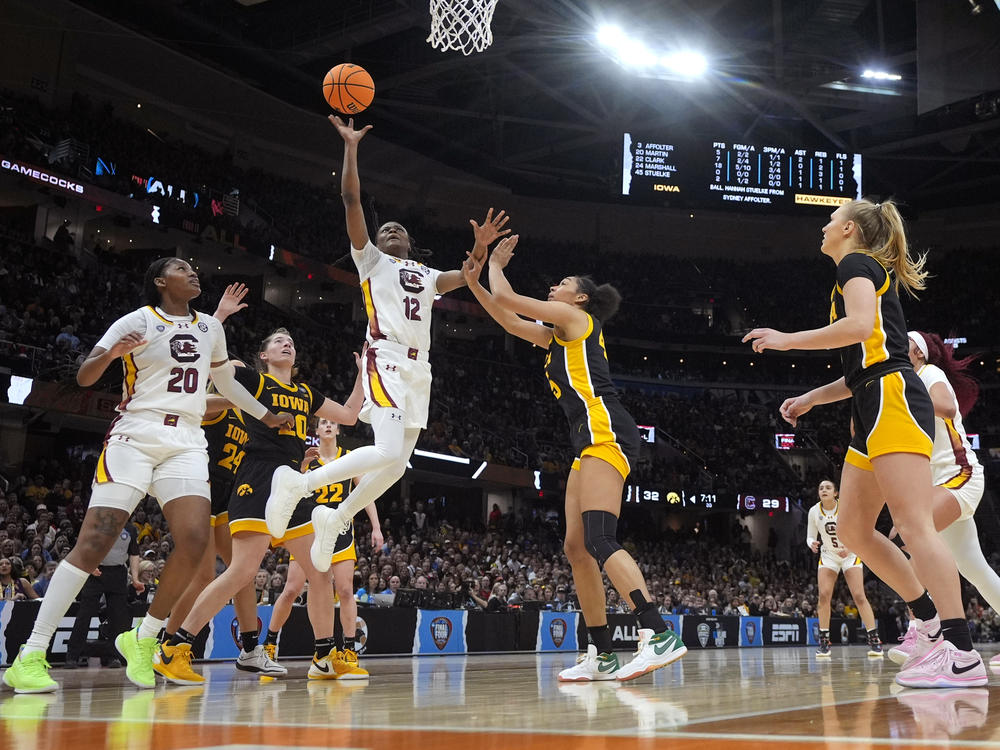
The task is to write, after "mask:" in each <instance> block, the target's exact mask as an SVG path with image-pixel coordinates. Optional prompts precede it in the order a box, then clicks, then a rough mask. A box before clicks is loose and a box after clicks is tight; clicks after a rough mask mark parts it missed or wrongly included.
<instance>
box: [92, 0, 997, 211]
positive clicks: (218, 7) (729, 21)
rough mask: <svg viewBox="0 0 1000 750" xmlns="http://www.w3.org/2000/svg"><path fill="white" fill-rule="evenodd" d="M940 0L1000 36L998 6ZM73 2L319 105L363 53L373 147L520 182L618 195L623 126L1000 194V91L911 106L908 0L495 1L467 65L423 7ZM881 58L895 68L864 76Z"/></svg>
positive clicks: (938, 200) (922, 193)
mask: <svg viewBox="0 0 1000 750" xmlns="http://www.w3.org/2000/svg"><path fill="white" fill-rule="evenodd" d="M933 1H934V2H939V3H943V4H949V3H950V4H952V6H951V7H952V9H953V10H954V18H956V19H958V20H956V21H955V23H956V24H959V25H963V24H972V23H975V24H989V25H992V27H993V28H994V29H995V31H994V32H993V34H992V37H993V38H994V39H1000V10H998V8H997V7H996V6H995V5H994V4H993V2H992V0H984V1H983V2H980V3H975V2H973V3H970V2H969V0H933ZM76 2H77V4H78V5H81V6H84V7H86V8H88V9H89V10H91V11H93V12H96V13H98V14H100V15H103V16H106V17H108V18H111V19H112V20H115V21H117V22H119V23H122V24H125V25H126V26H129V27H131V28H133V29H135V30H137V31H138V32H140V33H142V34H145V35H148V36H150V37H154V38H156V39H157V40H159V41H161V42H163V43H165V44H167V45H169V46H171V47H173V48H175V49H179V50H181V51H183V52H184V53H185V54H188V55H190V56H192V57H196V58H198V59H200V60H202V61H205V62H208V63H210V64H212V65H213V66H216V67H218V68H220V69H223V70H226V71H228V72H230V73H231V74H233V75H236V76H238V77H240V78H241V79H243V80H246V81H248V82H251V83H252V84H253V85H255V86H257V87H259V88H261V89H263V90H265V91H267V92H269V93H271V94H273V95H275V96H277V97H280V98H281V99H284V100H286V101H288V102H290V103H292V104H295V105H298V106H301V107H303V108H306V109H308V110H312V111H316V112H325V111H328V110H327V109H326V104H325V102H324V101H323V100H322V98H321V96H320V81H321V80H322V78H323V75H324V74H325V72H326V71H327V70H328V69H329V68H330V67H331V66H332V65H333V64H336V63H338V62H344V61H350V62H356V63H359V64H361V65H363V66H364V67H365V68H367V69H368V70H369V72H371V73H372V75H373V77H374V78H375V81H376V89H377V94H376V105H375V106H374V107H373V108H372V109H371V110H370V112H369V113H368V114H367V115H365V116H363V117H362V118H359V119H361V120H362V121H371V122H376V123H377V124H378V127H379V135H380V137H381V138H384V139H387V140H389V141H392V142H395V143H397V144H399V145H402V146H406V147H408V148H412V149H414V150H417V151H419V152H421V153H423V154H425V155H427V156H429V157H431V158H434V159H437V160H439V161H441V162H444V163H447V164H450V165H452V166H455V167H458V168H461V169H464V170H467V171H472V172H475V173H477V174H480V175H482V176H484V177H487V178H490V179H492V180H495V181H497V182H499V183H501V184H504V185H507V186H509V187H510V188H512V189H513V190H516V191H518V192H524V193H539V194H549V195H559V196H565V197H573V196H577V197H586V198H601V197H605V198H607V197H612V196H614V195H615V194H616V188H617V186H618V185H619V184H620V181H621V178H620V154H621V138H622V132H623V131H625V130H636V131H656V132H663V133H664V137H665V138H669V137H671V136H672V135H676V134H683V133H692V132H696V133H700V134H707V135H711V136H713V137H718V138H724V139H729V140H734V139H742V140H746V141H752V142H777V143H781V144H782V145H800V144H801V145H810V146H815V145H825V144H831V143H832V144H834V145H836V146H837V147H838V148H842V149H844V150H851V151H860V152H862V153H863V154H865V155H866V156H867V157H868V167H867V176H866V182H867V186H866V189H867V190H869V191H870V192H875V193H885V192H889V191H892V192H895V193H897V194H899V195H902V196H903V197H904V198H905V199H906V200H907V201H908V202H909V203H910V204H911V205H913V206H915V207H916V208H925V207H926V208H929V207H933V206H940V205H954V204H957V203H961V202H969V201H970V200H974V199H976V198H978V199H979V200H982V199H983V198H984V196H989V195H990V191H993V194H994V195H995V194H996V193H997V192H1000V177H998V175H1000V168H998V167H1000V116H998V115H1000V111H997V110H998V105H1000V96H994V95H997V94H1000V92H986V91H971V92H969V91H965V92H963V98H962V99H961V100H960V101H956V102H953V103H951V104H950V105H949V106H946V107H940V108H937V109H935V110H933V111H929V112H926V113H923V114H920V113H919V108H918V106H919V102H918V99H919V95H920V88H919V86H920V81H918V77H917V72H918V47H917V39H918V33H917V31H918V29H917V14H918V10H917V6H918V2H916V1H915V0H621V1H616V2H610V1H608V2H599V1H598V0H578V1H576V2H574V1H572V0H500V1H499V4H498V6H497V10H496V14H495V16H494V21H493V33H494V38H495V41H494V43H493V45H492V46H491V47H490V48H489V49H488V50H487V51H486V52H483V53H481V54H473V55H470V56H468V57H466V56H463V55H462V54H460V53H456V52H448V53H442V52H439V51H437V50H434V49H432V48H431V47H430V45H428V44H427V43H426V41H425V38H426V36H427V32H428V28H429V14H428V3H427V0H351V1H346V0H341V1H338V0H138V1H137V0H76ZM976 5H979V7H980V9H981V13H980V14H978V15H976V16H972V15H971V14H970V12H971V10H972V8H973V6H976ZM604 22H617V23H618V24H620V25H621V26H623V27H624V28H626V29H627V30H629V31H631V32H634V33H635V34H637V35H639V36H643V37H644V38H646V39H648V40H650V41H651V42H653V43H662V44H667V45H669V44H671V43H675V42H676V41H677V40H683V41H684V43H685V44H687V45H697V46H700V47H702V48H703V49H704V50H705V51H706V53H707V54H708V56H709V58H710V66H711V70H710V73H709V75H708V76H707V77H706V79H705V80H703V81H700V82H698V83H692V82H686V81H676V80H675V81H670V80H663V79H659V78H650V77H643V76H640V75H636V74H634V73H632V72H630V71H627V70H625V69H623V68H622V67H621V66H620V65H619V64H618V63H616V62H614V61H612V60H611V59H609V58H608V57H607V56H606V55H605V54H604V52H602V51H601V50H600V49H599V48H598V45H597V44H596V42H595V40H594V32H595V30H596V28H597V27H598V26H599V25H600V24H601V23H604ZM994 53H995V59H996V60H997V67H1000V45H998V46H996V47H995V48H994V49H993V50H991V51H987V54H994ZM873 64H878V65H882V66H884V67H885V68H887V69H889V70H892V71H893V72H896V73H900V74H902V76H903V79H902V80H901V81H899V82H897V83H895V84H893V85H892V86H891V87H890V86H873V85H871V84H870V83H869V82H866V81H864V80H862V79H861V78H859V76H858V74H859V71H860V70H861V69H862V68H864V67H867V66H870V65H873ZM922 75H923V73H922ZM866 89H868V90H866ZM871 89H875V90H876V91H874V92H873V91H872V90H871ZM880 89H881V90H882V92H883V93H878V90H880ZM886 91H891V93H885V92H886ZM991 96H994V98H992V99H991ZM991 101H992V109H991Z"/></svg>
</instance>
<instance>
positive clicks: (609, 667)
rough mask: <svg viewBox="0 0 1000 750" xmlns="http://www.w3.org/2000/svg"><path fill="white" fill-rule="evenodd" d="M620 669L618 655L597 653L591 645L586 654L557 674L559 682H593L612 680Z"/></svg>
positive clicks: (595, 648)
mask: <svg viewBox="0 0 1000 750" xmlns="http://www.w3.org/2000/svg"><path fill="white" fill-rule="evenodd" d="M620 668H621V664H620V663H619V661H618V654H615V653H610V654H608V653H605V654H599V653H597V647H596V646H595V645H594V644H593V643H591V644H589V645H588V646H587V653H585V654H584V655H583V656H581V657H580V658H579V659H577V660H576V664H575V665H574V666H572V667H570V668H569V669H564V670H563V671H562V672H560V673H559V681H560V682H595V681H600V680H613V679H615V673H616V672H617V671H618V670H619V669H620Z"/></svg>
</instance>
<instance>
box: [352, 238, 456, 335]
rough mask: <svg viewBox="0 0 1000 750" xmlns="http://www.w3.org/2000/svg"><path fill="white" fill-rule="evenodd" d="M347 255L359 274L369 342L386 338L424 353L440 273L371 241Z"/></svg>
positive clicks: (429, 332)
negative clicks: (379, 247) (393, 255)
mask: <svg viewBox="0 0 1000 750" xmlns="http://www.w3.org/2000/svg"><path fill="white" fill-rule="evenodd" d="M351 257H352V258H354V264H355V265H356V266H357V267H358V274H359V275H360V277H361V292H362V294H363V295H364V298H365V310H366V311H367V313H368V341H369V343H373V344H374V343H376V342H378V341H380V340H388V341H393V342H395V343H397V344H401V345H402V346H406V347H410V348H412V349H418V350H419V351H421V352H425V353H426V352H427V351H428V350H429V349H430V346H431V308H432V307H433V305H434V295H435V294H437V278H438V276H440V275H441V272H440V271H437V270H435V269H433V268H428V267H427V266H425V265H424V264H423V263H418V262H417V261H415V260H400V259H399V258H394V257H392V256H391V255H386V254H385V253H383V252H382V251H380V250H379V249H378V248H377V247H375V245H373V244H372V243H371V242H369V243H368V244H366V245H365V246H364V248H363V249H361V250H358V249H356V248H354V247H352V248H351Z"/></svg>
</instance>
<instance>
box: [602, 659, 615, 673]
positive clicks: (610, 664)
mask: <svg viewBox="0 0 1000 750" xmlns="http://www.w3.org/2000/svg"><path fill="white" fill-rule="evenodd" d="M615 669H618V662H617V661H601V662H598V663H597V671H598V672H611V671H613V670H615Z"/></svg>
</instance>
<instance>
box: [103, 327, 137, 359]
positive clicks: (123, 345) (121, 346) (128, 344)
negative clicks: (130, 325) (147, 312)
mask: <svg viewBox="0 0 1000 750" xmlns="http://www.w3.org/2000/svg"><path fill="white" fill-rule="evenodd" d="M145 343H146V339H144V338H143V337H142V335H141V334H139V333H138V332H135V331H133V332H132V333H127V334H125V335H124V336H122V337H121V338H120V339H118V341H116V342H115V343H114V344H112V345H111V348H110V349H109V350H108V352H109V353H110V354H111V356H112V357H124V356H125V355H126V354H128V353H129V352H131V351H132V350H133V349H137V348H139V347H140V346H142V345H143V344H145Z"/></svg>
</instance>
